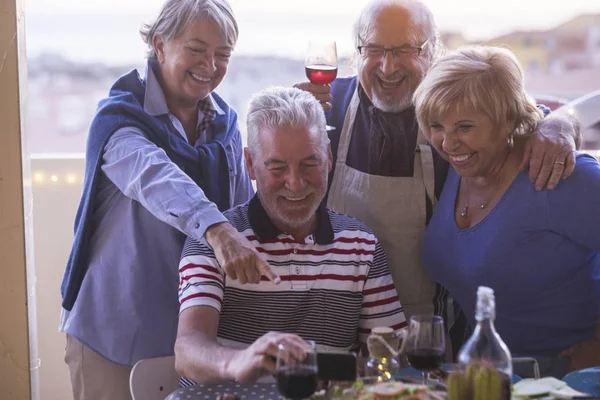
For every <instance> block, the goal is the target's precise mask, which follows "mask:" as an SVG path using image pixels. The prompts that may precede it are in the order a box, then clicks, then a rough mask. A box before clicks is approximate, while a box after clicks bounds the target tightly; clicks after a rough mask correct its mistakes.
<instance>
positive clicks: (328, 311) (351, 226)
mask: <svg viewBox="0 0 600 400" xmlns="http://www.w3.org/2000/svg"><path fill="white" fill-rule="evenodd" d="M224 215H225V216H226V217H227V218H228V219H229V221H230V222H231V224H232V225H233V226H234V227H236V228H237V230H238V231H239V232H241V233H242V234H243V235H245V236H246V238H248V240H249V241H250V242H251V243H252V244H253V245H254V246H255V247H256V249H257V250H258V251H259V252H260V253H261V254H262V255H263V256H264V258H265V259H266V261H267V262H268V263H269V265H271V267H272V268H273V270H274V272H275V273H277V274H278V275H279V276H280V277H281V283H280V284H278V285H277V284H274V283H272V282H270V281H269V280H268V279H267V278H266V277H265V276H263V277H262V279H261V282H260V283H259V284H257V285H251V284H246V285H242V284H240V283H239V281H237V280H233V279H227V276H226V275H225V273H224V270H223V269H222V268H221V267H220V266H219V264H218V263H217V261H216V259H215V254H214V252H213V250H212V249H211V248H210V246H208V244H207V243H206V242H204V241H203V242H198V241H196V240H194V239H187V242H186V244H185V247H184V250H183V254H182V259H181V263H180V265H179V276H180V286H179V301H180V303H181V308H180V312H182V311H183V310H185V309H186V308H188V307H194V306H209V307H214V308H215V309H216V310H218V311H219V312H220V319H219V329H218V333H217V336H218V341H219V343H221V344H222V345H226V346H230V347H234V348H244V347H246V346H248V345H249V344H251V343H253V342H254V341H255V340H256V339H258V338H259V337H261V336H262V335H264V334H266V333H267V332H269V331H277V332H289V333H295V334H297V335H299V336H300V337H302V338H303V339H305V340H314V341H315V342H316V343H317V344H318V345H320V346H321V347H322V348H330V349H339V350H350V349H356V348H357V347H358V345H359V344H360V343H365V342H366V338H367V336H368V334H369V332H370V330H371V328H373V327H376V326H388V327H392V328H393V329H394V330H398V329H401V328H403V327H404V326H405V325H406V320H405V317H404V313H403V311H402V307H401V305H400V302H399V300H398V295H397V293H396V289H395V286H394V283H393V281H392V276H391V274H390V271H389V269H388V265H387V261H386V257H385V254H384V252H383V249H382V247H381V244H380V243H379V242H378V240H377V238H376V237H375V236H374V235H373V233H372V232H371V231H370V230H369V229H368V228H367V227H366V226H365V225H364V224H363V223H361V222H360V221H358V220H356V219H354V218H352V217H349V216H346V215H342V214H338V213H335V212H333V211H331V210H328V209H326V208H325V207H324V206H320V207H319V209H318V210H317V229H316V231H315V232H314V233H313V234H311V235H309V236H308V237H306V238H305V239H304V240H303V241H297V240H295V239H294V238H293V237H292V236H291V235H289V234H286V233H284V232H280V231H279V230H278V229H277V228H276V227H275V225H274V224H273V223H272V222H271V220H270V219H269V217H268V216H267V214H266V212H265V210H264V208H263V207H262V205H261V202H260V199H259V198H258V196H254V198H252V200H250V201H249V202H248V203H246V204H243V205H240V206H238V207H235V208H233V209H231V210H229V211H227V212H225V214H224Z"/></svg>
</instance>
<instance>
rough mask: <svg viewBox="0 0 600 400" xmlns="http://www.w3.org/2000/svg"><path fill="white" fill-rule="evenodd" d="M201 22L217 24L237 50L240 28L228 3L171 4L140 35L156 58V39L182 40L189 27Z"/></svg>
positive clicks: (184, 0)
mask: <svg viewBox="0 0 600 400" xmlns="http://www.w3.org/2000/svg"><path fill="white" fill-rule="evenodd" d="M198 19H201V20H207V21H210V22H212V23H213V24H215V26H216V27H217V28H218V29H219V32H220V33H221V35H223V37H225V40H226V41H227V44H228V45H229V46H231V47H234V46H235V44H236V42H237V39H238V33H239V31H238V25H237V22H236V20H235V16H234V15H233V11H232V9H231V6H230V5H229V3H228V2H227V1H226V0H167V1H166V2H165V3H164V4H163V6H162V8H161V10H160V13H159V14H158V17H157V18H156V20H155V21H154V22H153V23H150V24H144V25H143V26H142V28H141V29H140V34H141V35H142V39H143V40H144V43H146V44H147V45H148V48H149V51H148V58H151V59H152V58H156V51H155V49H154V46H153V45H152V39H153V38H154V36H155V35H160V36H162V37H163V39H164V40H165V42H169V41H171V40H173V39H175V38H177V37H178V36H181V35H182V34H183V32H184V31H185V29H186V28H187V26H188V25H189V24H190V23H193V22H194V21H196V20H198Z"/></svg>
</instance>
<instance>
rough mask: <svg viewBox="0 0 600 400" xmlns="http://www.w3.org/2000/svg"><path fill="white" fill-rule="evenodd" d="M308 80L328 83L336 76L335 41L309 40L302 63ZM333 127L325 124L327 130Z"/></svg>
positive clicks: (322, 83)
mask: <svg viewBox="0 0 600 400" xmlns="http://www.w3.org/2000/svg"><path fill="white" fill-rule="evenodd" d="M304 71H305V72H306V77H307V78H308V80H309V81H310V82H311V83H313V84H315V85H329V84H330V83H331V82H333V81H334V80H335V78H336V77H337V71H338V59H337V47H336V45H335V42H322V41H317V40H311V41H310V42H309V43H308V52H307V54H306V61H305V63H304ZM333 129H335V128H334V127H333V126H329V125H327V130H328V131H330V130H333Z"/></svg>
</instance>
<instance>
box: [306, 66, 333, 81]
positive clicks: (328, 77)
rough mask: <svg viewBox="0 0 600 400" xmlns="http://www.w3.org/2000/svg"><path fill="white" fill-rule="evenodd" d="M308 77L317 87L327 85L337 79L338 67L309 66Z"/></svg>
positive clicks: (307, 69)
mask: <svg viewBox="0 0 600 400" xmlns="http://www.w3.org/2000/svg"><path fill="white" fill-rule="evenodd" d="M304 69H305V71H306V77H307V78H308V80H309V81H311V82H312V83H314V84H315V85H327V84H330V83H331V82H333V80H334V79H335V78H336V77H337V67H332V66H331V65H308V66H307V67H305V68H304Z"/></svg>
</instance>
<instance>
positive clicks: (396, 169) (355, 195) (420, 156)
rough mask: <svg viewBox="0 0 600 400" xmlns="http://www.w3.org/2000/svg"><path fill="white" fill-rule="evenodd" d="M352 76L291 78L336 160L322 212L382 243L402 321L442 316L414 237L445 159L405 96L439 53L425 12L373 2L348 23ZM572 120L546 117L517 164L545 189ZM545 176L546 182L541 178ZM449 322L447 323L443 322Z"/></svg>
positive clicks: (561, 171)
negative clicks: (313, 108)
mask: <svg viewBox="0 0 600 400" xmlns="http://www.w3.org/2000/svg"><path fill="white" fill-rule="evenodd" d="M354 38H355V41H356V48H357V55H356V60H357V69H358V75H357V76H354V77H349V78H339V79H336V80H335V81H334V82H333V83H332V85H331V87H330V86H329V85H314V84H311V83H308V82H304V83H299V84H297V85H296V87H299V88H301V89H303V90H307V91H309V92H311V93H313V95H314V96H315V97H316V98H317V99H318V100H320V101H321V103H322V105H323V107H324V109H325V110H326V111H327V113H326V116H327V124H329V125H332V126H334V127H335V128H336V129H335V130H333V131H331V132H329V134H330V139H331V149H332V151H333V156H334V169H333V171H332V173H331V174H332V175H331V177H330V188H329V192H328V197H327V205H328V207H329V208H331V209H333V210H335V211H337V212H341V213H345V214H348V215H351V216H353V217H355V218H358V219H359V220H362V221H363V222H365V223H366V224H367V225H368V226H369V227H370V228H371V229H373V231H374V232H375V234H376V235H377V236H378V237H379V239H380V241H381V242H382V244H383V247H384V250H385V252H386V254H387V256H388V259H389V265H390V269H391V271H392V275H393V278H394V283H395V284H396V288H397V291H398V293H399V295H400V301H401V303H402V305H403V307H404V310H405V314H406V315H407V318H408V317H409V316H411V315H415V314H421V313H432V312H434V305H435V312H437V313H443V312H444V309H443V306H444V303H445V302H444V293H443V290H442V289H441V288H439V287H438V288H436V284H435V283H434V282H433V281H432V280H431V278H430V277H429V276H428V275H427V274H426V272H425V271H424V269H423V267H422V264H421V239H422V236H423V232H424V230H425V227H426V224H427V221H428V220H429V218H430V217H431V215H432V213H433V210H434V208H435V204H436V201H437V200H436V199H437V198H439V195H440V193H441V190H442V187H443V185H444V181H445V179H446V173H447V171H448V164H447V162H446V161H445V160H443V159H442V158H441V157H440V156H439V155H438V154H437V153H436V152H435V151H432V150H431V148H430V146H429V145H428V144H427V142H426V140H425V138H424V137H423V136H422V134H421V133H420V132H419V130H418V126H417V123H416V119H415V112H414V107H413V105H412V96H413V93H414V92H415V89H416V88H417V86H418V85H419V83H420V82H421V80H422V78H423V76H424V75H425V74H426V73H427V70H428V69H429V67H430V65H431V63H432V61H433V60H434V56H435V54H436V52H437V51H439V48H440V44H439V43H438V34H437V29H436V25H435V22H434V19H433V16H432V14H431V11H430V10H429V9H428V8H427V6H426V5H424V4H423V3H422V2H420V1H416V0H395V1H394V0H387V1H382V0H375V1H372V2H371V3H370V4H368V5H367V6H366V7H365V9H364V10H363V11H362V13H361V14H360V15H359V17H358V19H357V21H356V23H355V26H354ZM578 134H579V133H578V132H576V127H575V124H573V123H571V122H570V121H569V120H567V119H566V118H565V117H563V118H560V117H556V116H553V117H547V118H546V119H545V120H544V121H543V122H542V123H541V124H540V128H538V130H537V131H536V132H535V133H534V134H533V135H532V138H531V139H530V140H529V144H528V145H527V146H528V148H529V152H528V153H527V156H526V157H525V158H524V160H523V164H522V167H523V168H524V167H526V166H529V170H530V176H531V178H532V182H535V185H536V188H537V189H538V190H541V189H542V188H543V187H544V186H545V185H546V184H547V185H548V188H550V189H552V188H554V187H555V186H556V184H557V183H558V181H559V180H560V179H561V178H565V177H568V176H569V175H570V174H571V172H572V171H573V168H574V163H575V161H574V156H573V151H574V150H575V140H574V139H575V137H576V136H577V135H578ZM549 179H550V180H549ZM451 323H452V322H451V321H450V322H449V324H451Z"/></svg>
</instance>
